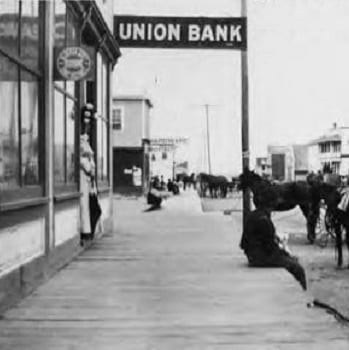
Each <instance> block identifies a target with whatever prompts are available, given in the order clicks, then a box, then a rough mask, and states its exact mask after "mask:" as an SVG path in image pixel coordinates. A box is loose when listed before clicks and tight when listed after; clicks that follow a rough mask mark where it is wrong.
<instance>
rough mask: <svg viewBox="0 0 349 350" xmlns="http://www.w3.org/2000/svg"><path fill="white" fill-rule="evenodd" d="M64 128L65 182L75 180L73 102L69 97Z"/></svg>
mask: <svg viewBox="0 0 349 350" xmlns="http://www.w3.org/2000/svg"><path fill="white" fill-rule="evenodd" d="M66 129H67V141H66V157H67V182H75V103H74V101H73V100H71V99H67V113H66Z"/></svg>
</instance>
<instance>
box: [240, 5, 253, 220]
mask: <svg viewBox="0 0 349 350" xmlns="http://www.w3.org/2000/svg"><path fill="white" fill-rule="evenodd" d="M241 17H245V18H246V40H247V1H246V0H241ZM241 141H242V171H243V172H244V171H246V170H249V167H250V150H249V120H248V62H247V46H246V50H241ZM242 208H243V227H244V225H245V222H246V217H247V214H248V213H249V212H250V210H251V203H250V191H249V190H248V189H246V190H244V191H243V198H242Z"/></svg>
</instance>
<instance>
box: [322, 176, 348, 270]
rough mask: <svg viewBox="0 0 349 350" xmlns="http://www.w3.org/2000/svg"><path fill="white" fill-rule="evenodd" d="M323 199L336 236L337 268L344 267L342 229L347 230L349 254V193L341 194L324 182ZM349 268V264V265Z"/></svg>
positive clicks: (346, 238)
mask: <svg viewBox="0 0 349 350" xmlns="http://www.w3.org/2000/svg"><path fill="white" fill-rule="evenodd" d="M319 194H320V197H321V199H323V200H324V201H325V204H326V212H327V213H328V217H329V218H330V219H329V220H330V226H331V227H332V228H333V229H334V233H335V236H336V244H335V245H336V251H337V253H338V255H337V266H338V267H341V266H342V265H343V249H342V246H343V241H342V229H343V228H344V230H345V242H346V245H347V249H348V252H349V205H348V204H349V192H344V193H341V192H340V191H339V189H338V187H337V186H335V185H334V184H330V183H326V182H323V183H322V184H321V185H320V188H319ZM348 268H349V263H348Z"/></svg>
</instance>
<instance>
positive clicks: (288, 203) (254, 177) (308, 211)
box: [238, 170, 321, 243]
mask: <svg viewBox="0 0 349 350" xmlns="http://www.w3.org/2000/svg"><path fill="white" fill-rule="evenodd" d="M264 186H272V188H273V189H274V190H275V192H276V195H277V202H276V203H275V206H274V208H273V210H274V211H286V210H291V209H293V208H295V207H296V206H297V205H298V206H299V207H300V209H301V211H302V213H303V215H304V217H305V219H306V221H307V238H308V241H309V242H310V243H314V240H315V227H316V222H317V218H318V216H319V210H320V209H319V208H320V200H321V198H320V195H319V191H318V186H319V185H318V183H317V182H316V181H313V182H312V183H309V182H307V181H293V182H285V183H279V184H273V183H271V182H270V181H269V180H267V179H264V178H262V177H261V176H259V175H258V174H256V173H255V172H254V171H250V170H245V171H244V173H243V174H241V175H240V176H239V187H238V188H239V189H240V190H245V189H247V188H249V189H251V191H252V193H253V202H254V204H255V206H256V207H257V206H258V192H259V191H260V189H261V188H262V187H264Z"/></svg>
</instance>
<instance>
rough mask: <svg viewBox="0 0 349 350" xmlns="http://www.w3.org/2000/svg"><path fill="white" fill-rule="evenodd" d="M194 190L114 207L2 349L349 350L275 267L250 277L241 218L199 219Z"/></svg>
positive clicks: (12, 324)
mask: <svg viewBox="0 0 349 350" xmlns="http://www.w3.org/2000/svg"><path fill="white" fill-rule="evenodd" d="M200 208H201V207H200V202H199V199H198V198H197V197H196V196H195V193H194V192H189V193H186V194H183V195H181V196H178V197H173V198H170V199H169V200H168V201H167V202H166V203H165V205H164V207H163V209H162V210H159V211H154V212H149V213H144V212H143V210H144V209H145V204H144V200H143V199H140V200H122V199H120V200H115V230H114V231H115V232H114V233H113V234H108V235H105V236H104V237H103V238H102V239H100V240H99V241H97V242H95V243H94V244H93V246H92V247H91V249H89V250H88V251H86V252H84V253H83V254H82V255H81V256H79V257H78V258H77V259H76V260H74V261H73V262H72V263H71V264H70V265H69V266H67V267H66V268H65V269H64V270H62V271H61V272H60V273H58V274H57V275H56V276H55V277H54V278H53V279H51V280H50V281H49V282H48V283H46V284H45V285H43V286H41V287H40V288H39V289H38V290H37V291H36V292H34V293H33V294H32V295H31V296H29V297H28V298H26V299H25V300H23V301H22V302H21V303H20V304H19V305H18V307H16V308H14V309H12V310H9V311H8V312H7V313H6V314H5V316H4V318H3V319H2V320H1V322H0V348H1V349H6V350H7V349H8V350H9V349H11V350H16V349H26V350H28V349H30V350H31V349H33V350H34V349H35V350H41V349H42V350H51V349H53V350H56V349H57V350H58V349H59V350H61V349H62V350H63V349H70V350H72V349H74V350H75V349H84V350H86V349H91V350H92V349H98V350H107V349H108V350H109V349H110V350H115V349H118V350H119V349H120V350H127V349H154V350H155V349H159V350H163V349H173V350H177V349H200V350H202V349H229V350H231V349H237V350H240V349H242V350H244V349H249V350H250V349H292V350H294V349H305V348H307V350H311V349H316V350H319V349H327V348H328V347H332V348H333V349H336V350H341V349H343V350H344V349H348V345H349V341H348V336H347V335H346V334H345V332H344V330H343V329H341V327H340V326H339V325H338V324H337V323H336V322H335V321H334V320H333V319H332V318H331V316H329V315H326V314H325V313H323V312H322V311H320V310H317V309H308V308H306V305H305V304H306V297H305V295H304V294H303V292H302V291H301V289H300V287H299V286H298V284H297V283H296V282H295V281H294V279H293V278H292V277H291V276H289V275H288V274H287V273H286V272H284V271H283V270H280V269H249V268H247V267H246V264H245V258H244V257H243V256H242V254H241V252H240V251H239V250H238V241H239V238H240V234H241V226H240V222H241V220H240V219H241V215H240V214H236V215H234V216H233V217H228V216H223V215H222V214H220V213H209V214H204V213H202V212H201V209H200Z"/></svg>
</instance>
